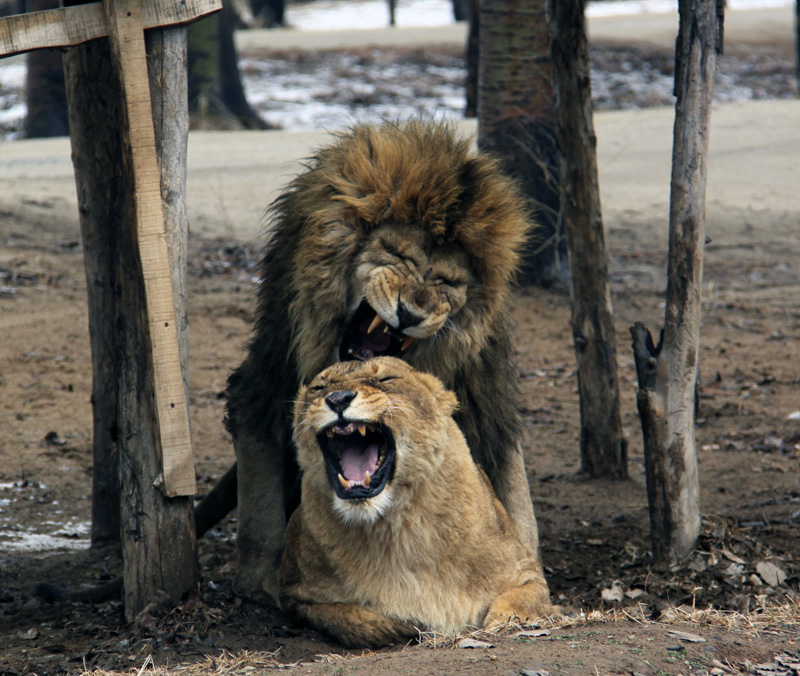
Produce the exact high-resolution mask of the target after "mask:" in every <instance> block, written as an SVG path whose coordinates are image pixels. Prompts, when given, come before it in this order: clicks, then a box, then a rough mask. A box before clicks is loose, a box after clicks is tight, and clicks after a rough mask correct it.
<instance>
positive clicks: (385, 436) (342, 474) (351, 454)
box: [317, 421, 395, 500]
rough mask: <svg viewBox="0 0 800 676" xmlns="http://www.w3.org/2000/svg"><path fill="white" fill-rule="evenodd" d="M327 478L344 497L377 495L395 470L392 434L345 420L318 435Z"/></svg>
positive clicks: (341, 496) (358, 497)
mask: <svg viewBox="0 0 800 676" xmlns="http://www.w3.org/2000/svg"><path fill="white" fill-rule="evenodd" d="M317 439H318V440H319V445H320V448H321V449H322V454H323V456H324V458H325V465H326V467H327V469H328V479H329V480H330V483H331V486H333V490H334V491H336V495H338V496H339V497H340V498H342V499H343V500H365V499H367V498H371V497H374V496H376V495H378V493H380V492H381V491H382V490H383V489H384V488H385V487H386V483H387V482H388V481H389V480H390V479H391V478H392V474H393V473H394V460H395V445H394V437H393V436H392V433H391V432H390V431H389V429H388V428H386V427H384V426H383V425H376V424H372V423H365V422H357V421H345V422H338V423H334V424H333V425H329V426H328V427H326V428H325V429H324V430H322V432H320V434H318V435H317Z"/></svg>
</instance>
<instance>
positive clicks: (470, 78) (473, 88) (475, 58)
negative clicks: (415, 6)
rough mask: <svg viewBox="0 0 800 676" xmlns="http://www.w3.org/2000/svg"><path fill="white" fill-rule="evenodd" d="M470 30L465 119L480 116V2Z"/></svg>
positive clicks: (473, 4)
mask: <svg viewBox="0 0 800 676" xmlns="http://www.w3.org/2000/svg"><path fill="white" fill-rule="evenodd" d="M798 1H800V0H798ZM469 6H470V11H469V30H468V32H467V49H466V57H467V58H466V61H467V80H466V85H465V95H466V106H465V108H464V117H476V116H477V115H478V65H479V64H480V26H481V21H480V0H469Z"/></svg>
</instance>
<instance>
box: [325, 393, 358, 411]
mask: <svg viewBox="0 0 800 676" xmlns="http://www.w3.org/2000/svg"><path fill="white" fill-rule="evenodd" d="M355 398H356V393H355V392H350V390H340V391H338V392H331V393H330V394H329V395H328V396H327V397H325V403H326V404H327V405H328V407H329V408H330V409H331V411H333V412H334V413H336V414H337V415H342V413H344V412H345V410H346V409H347V407H348V406H350V402H351V401H353V399H355Z"/></svg>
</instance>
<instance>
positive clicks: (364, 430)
mask: <svg viewBox="0 0 800 676" xmlns="http://www.w3.org/2000/svg"><path fill="white" fill-rule="evenodd" d="M358 433H359V434H360V435H361V436H362V437H363V436H364V435H365V434H366V433H367V426H366V425H365V424H364V423H358Z"/></svg>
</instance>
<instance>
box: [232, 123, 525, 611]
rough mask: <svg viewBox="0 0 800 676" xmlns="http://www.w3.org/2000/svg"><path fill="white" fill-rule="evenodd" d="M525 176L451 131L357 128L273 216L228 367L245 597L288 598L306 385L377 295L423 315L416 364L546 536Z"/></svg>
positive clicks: (386, 309)
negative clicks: (515, 288) (535, 448)
mask: <svg viewBox="0 0 800 676" xmlns="http://www.w3.org/2000/svg"><path fill="white" fill-rule="evenodd" d="M522 205H523V200H522V199H521V197H520V195H519V193H518V190H517V188H516V185H515V183H514V182H513V181H511V180H509V179H508V178H506V177H505V176H503V175H502V174H501V172H500V171H499V169H498V165H497V163H496V162H495V161H494V160H493V159H491V158H490V157H487V156H485V155H480V154H476V153H474V152H473V151H472V149H471V143H470V141H469V140H467V139H463V138H460V137H459V136H457V134H455V133H454V130H453V129H452V128H450V127H448V126H447V125H444V124H437V123H423V122H413V123H408V124H405V125H395V124H385V125H382V126H379V127H367V126H358V127H356V128H355V129H353V130H352V131H349V132H346V133H342V134H340V135H339V136H338V137H337V138H336V140H335V142H334V143H333V144H331V145H330V146H327V147H325V148H322V149H321V150H319V152H318V153H317V154H316V155H315V156H314V157H313V158H311V159H310V160H309V161H308V164H307V167H306V170H305V171H304V172H303V173H301V174H300V175H299V176H298V177H297V178H295V179H294V181H292V183H291V184H290V185H289V188H288V189H287V191H286V192H285V193H284V194H283V195H282V196H281V197H280V198H279V199H278V200H277V201H276V202H275V204H274V205H273V207H272V210H271V216H272V221H271V226H270V230H269V241H268V244H267V248H266V253H265V257H264V261H263V266H262V283H261V285H260V286H259V290H258V306H257V310H256V325H255V332H254V336H253V339H252V341H251V343H250V346H249V350H248V354H247V357H246V359H245V360H244V362H243V363H242V365H241V366H240V367H239V368H238V369H237V370H236V371H235V372H234V373H233V374H232V375H231V377H230V379H229V387H228V409H227V415H228V418H227V426H228V429H229V430H230V432H231V434H232V436H233V438H234V446H235V450H236V456H237V460H238V463H239V466H238V500H239V519H240V520H239V534H238V549H239V563H240V565H239V571H238V584H239V588H240V589H241V590H242V591H245V592H248V593H256V592H258V591H263V592H265V593H266V594H268V595H270V596H273V597H274V596H275V595H276V593H277V589H276V584H277V582H276V571H277V565H278V562H279V560H280V556H281V551H282V547H283V534H284V529H285V525H286V518H287V517H288V515H289V514H291V512H292V511H293V509H294V508H295V507H296V505H297V503H298V500H299V497H300V496H299V484H298V472H297V465H296V461H295V457H294V451H293V448H292V441H291V429H290V424H289V423H290V419H291V401H292V399H293V397H294V395H295V393H296V391H297V388H298V386H299V385H300V384H301V383H303V382H308V381H309V380H310V379H311V378H312V377H314V376H315V375H316V374H317V373H319V372H320V371H321V370H322V369H324V368H325V367H327V366H329V365H330V364H332V363H334V362H336V361H337V360H338V354H337V350H338V345H339V344H340V342H341V340H342V335H343V332H344V330H345V327H346V326H347V324H348V322H349V320H350V318H351V317H352V314H353V312H354V311H355V308H356V307H357V306H358V305H359V303H360V301H361V300H362V298H366V299H367V300H368V302H369V303H370V304H371V305H372V307H373V309H374V310H376V311H377V312H379V313H380V314H381V316H382V317H383V318H384V319H385V320H386V321H387V322H389V323H391V322H393V321H396V318H397V316H398V312H399V310H398V302H399V301H402V302H403V303H404V304H405V305H407V306H409V307H411V309H412V310H413V311H414V313H415V314H416V315H418V316H419V317H420V318H421V322H420V323H419V324H418V325H417V326H415V327H410V328H408V329H406V331H405V333H406V335H408V336H410V337H413V338H415V340H414V342H413V343H412V344H411V347H410V348H408V350H407V351H406V352H405V353H404V354H403V358H404V359H405V360H406V361H407V362H409V363H410V364H412V365H413V366H414V367H415V368H417V369H418V370H420V371H426V372H429V373H432V374H434V375H436V376H437V377H438V378H439V379H440V380H442V381H443V382H444V383H445V385H446V386H447V387H448V388H450V389H452V390H453V391H455V393H456V395H457V396H458V398H459V400H460V401H461V402H462V406H461V409H460V410H459V411H457V412H456V414H455V419H456V422H457V423H458V426H459V427H460V429H461V431H462V432H463V433H464V435H465V437H466V439H467V442H468V444H469V446H470V448H472V450H473V457H474V458H475V460H476V461H477V463H478V464H479V465H480V466H481V468H482V469H483V470H484V471H485V472H486V474H487V475H488V476H489V479H490V481H491V482H492V485H493V486H494V488H495V490H496V492H497V494H498V496H499V497H500V499H501V501H502V502H503V504H504V505H505V506H506V507H507V508H508V510H509V512H510V513H511V515H512V517H513V518H514V519H515V521H516V523H517V527H518V528H519V530H520V532H521V533H523V536H524V537H525V538H526V539H527V541H529V542H530V543H531V546H532V548H533V549H536V547H537V546H538V542H537V535H536V522H535V518H534V515H533V510H532V506H531V500H530V493H529V488H528V484H527V478H526V475H525V470H524V464H523V461H522V455H521V450H520V444H519V442H520V437H521V429H522V428H521V424H520V416H519V409H518V403H517V401H518V391H517V384H516V382H517V378H516V371H515V368H514V363H513V355H512V349H511V344H510V340H509V332H508V323H509V300H510V288H511V283H512V279H513V276H514V272H515V270H516V267H517V264H518V258H519V252H520V249H521V247H522V245H523V242H524V240H525V237H526V233H527V231H528V229H529V221H528V218H527V216H528V214H527V213H526V211H525V209H524V207H523V206H522Z"/></svg>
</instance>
